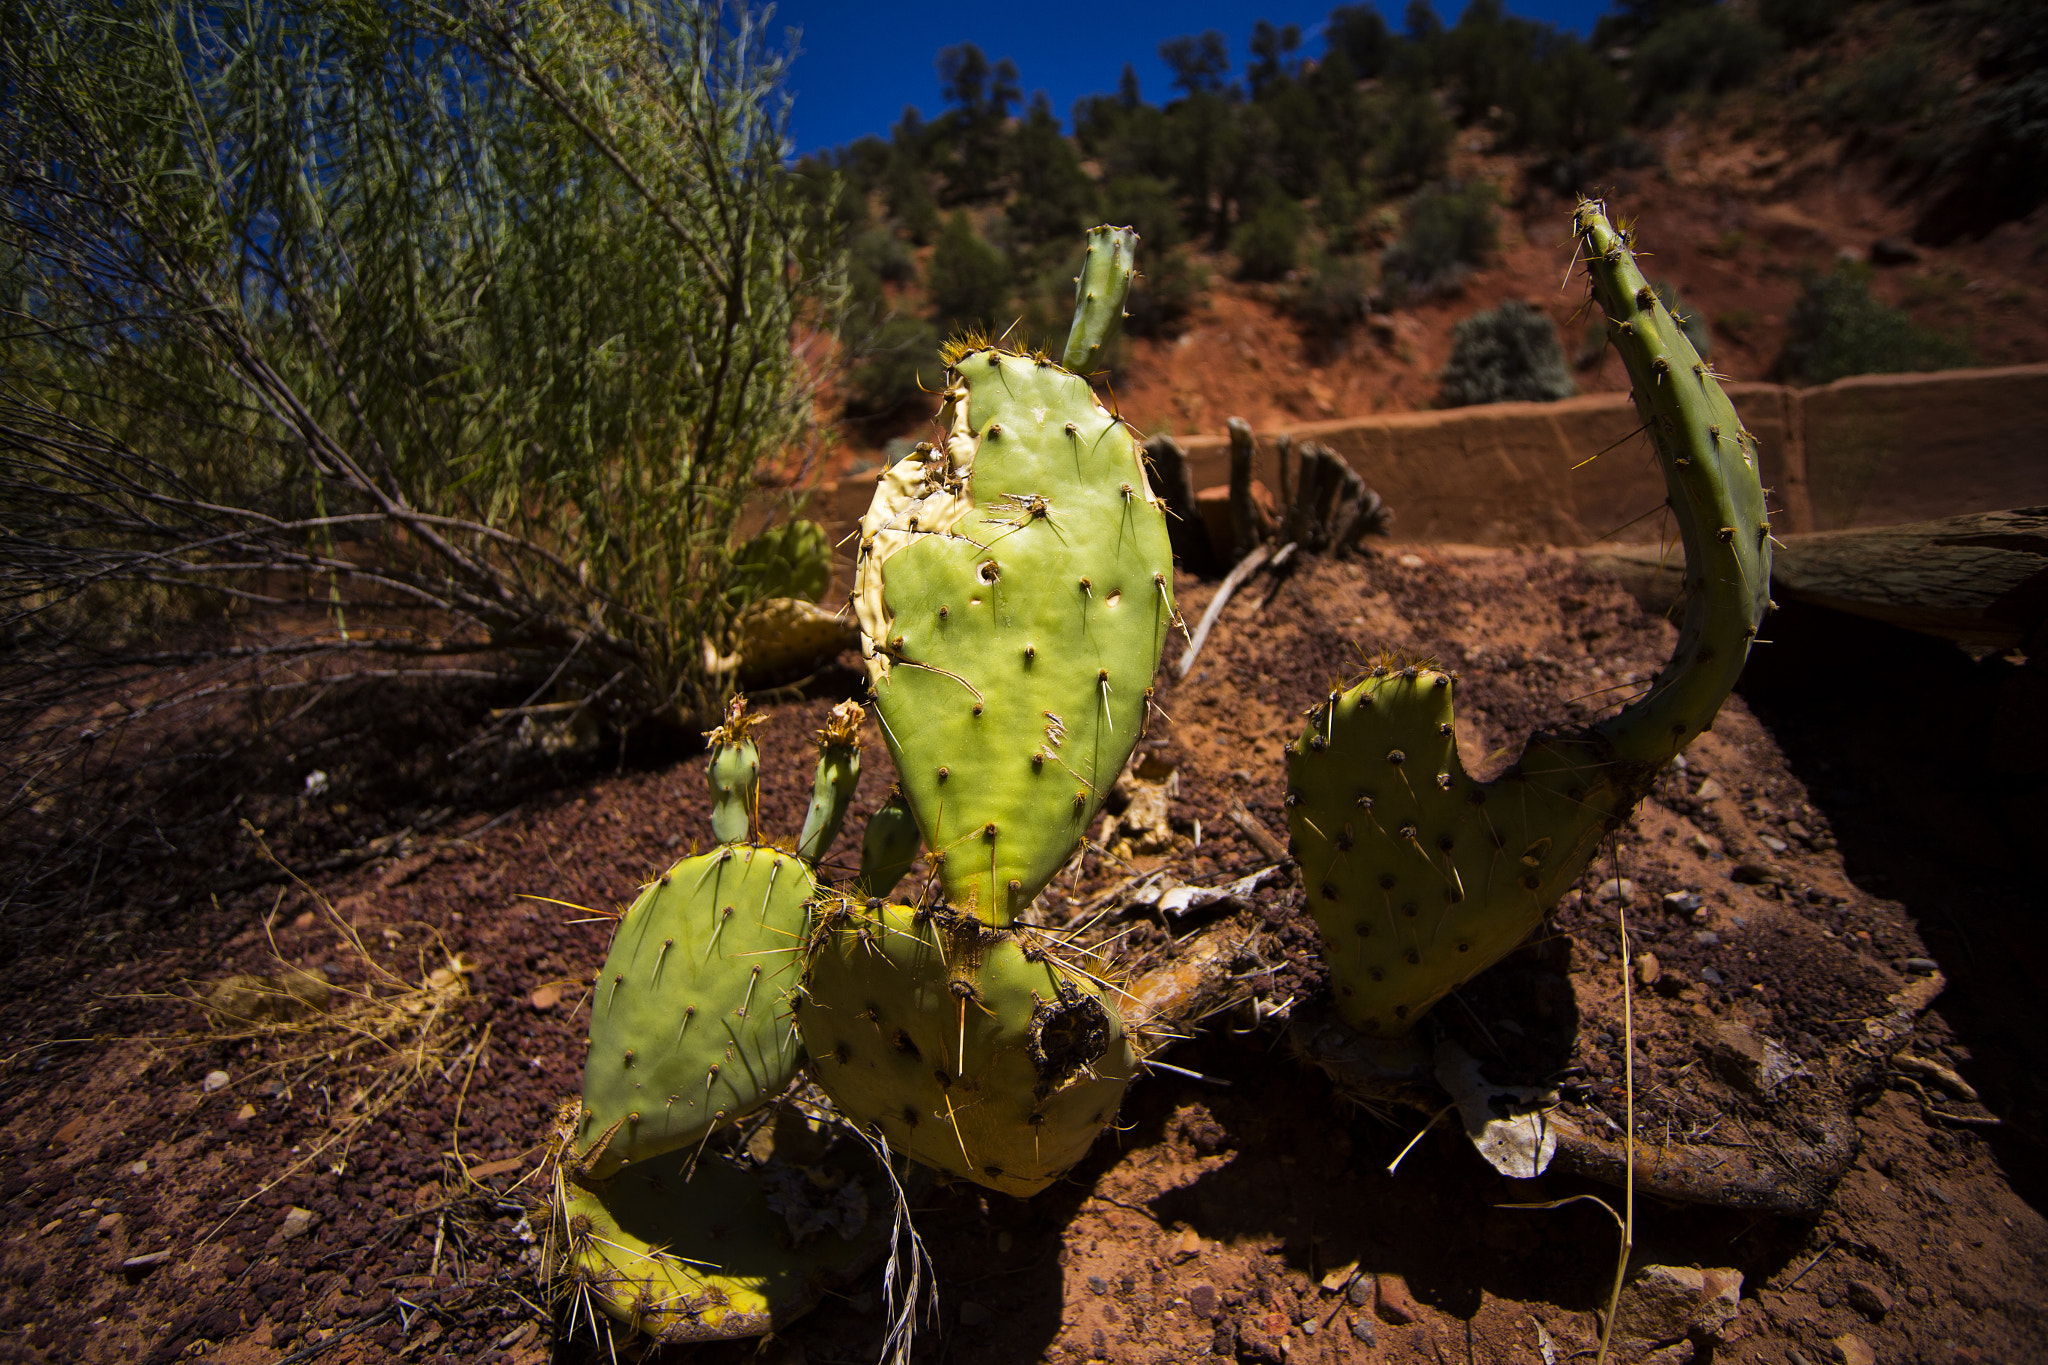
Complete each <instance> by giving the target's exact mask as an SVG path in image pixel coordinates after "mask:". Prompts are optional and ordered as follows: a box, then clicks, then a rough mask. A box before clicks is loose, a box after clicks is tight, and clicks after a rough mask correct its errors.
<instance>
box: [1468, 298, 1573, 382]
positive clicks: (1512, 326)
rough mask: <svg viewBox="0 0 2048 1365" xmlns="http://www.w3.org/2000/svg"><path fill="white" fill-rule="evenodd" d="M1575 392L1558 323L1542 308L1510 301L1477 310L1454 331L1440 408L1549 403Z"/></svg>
mask: <svg viewBox="0 0 2048 1365" xmlns="http://www.w3.org/2000/svg"><path fill="white" fill-rule="evenodd" d="M1572 393H1573V387H1572V377H1571V373H1570V371H1569V370H1567V369H1566V368H1565V363H1564V348H1563V347H1562V346H1560V345H1559V344H1558V341H1557V326H1556V324H1554V323H1552V322H1551V320H1550V316H1549V314H1547V313H1545V312H1543V310H1542V309H1540V308H1537V307H1535V306H1533V305H1531V304H1527V303H1522V302H1520V301H1518V300H1516V301H1510V302H1507V303H1504V304H1502V305H1501V306H1500V307H1498V308H1495V309H1492V310H1490V311H1488V312H1484V313H1474V314H1473V315H1472V316H1471V317H1469V318H1466V319H1465V320H1464V321H1463V322H1460V323H1459V324H1458V325H1457V326H1456V327H1453V328H1452V329H1451V359H1450V362H1449V363H1448V364H1446V365H1445V366H1444V372H1443V380H1442V388H1441V390H1440V391H1439V393H1438V395H1437V405H1438V406H1439V407H1446V408H1462V407H1470V406H1471V405H1473V404H1475V403H1507V402H1513V401H1516V400H1524V401H1531V402H1540V403H1548V402H1555V401H1556V400H1557V399H1560V398H1569V397H1571V396H1572Z"/></svg>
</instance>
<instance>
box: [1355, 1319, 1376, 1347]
mask: <svg viewBox="0 0 2048 1365" xmlns="http://www.w3.org/2000/svg"><path fill="white" fill-rule="evenodd" d="M1351 1335H1352V1336H1353V1337H1355V1338H1356V1339H1357V1340H1359V1341H1361V1342H1363V1343H1364V1344H1365V1345H1367V1346H1372V1345H1375V1344H1377V1343H1378V1341H1379V1339H1380V1334H1379V1331H1378V1329H1376V1328H1375V1327H1374V1326H1373V1325H1372V1317H1371V1315H1370V1314H1367V1313H1360V1314H1358V1315H1357V1316H1355V1317H1353V1318H1352V1319H1351Z"/></svg>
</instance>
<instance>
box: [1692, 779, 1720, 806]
mask: <svg viewBox="0 0 2048 1365" xmlns="http://www.w3.org/2000/svg"><path fill="white" fill-rule="evenodd" d="M1727 794H1728V789H1727V788H1726V787H1724V786H1722V785H1721V784H1720V783H1719V782H1716V781H1715V780H1714V779H1713V778H1711V777H1710V778H1708V779H1707V780H1706V781H1704V782H1702V783H1700V786H1699V790H1698V791H1696V792H1694V793H1693V795H1694V796H1697V797H1698V798H1699V799H1700V800H1702V801H1712V800H1714V799H1715V798H1716V797H1721V796H1726V795H1727Z"/></svg>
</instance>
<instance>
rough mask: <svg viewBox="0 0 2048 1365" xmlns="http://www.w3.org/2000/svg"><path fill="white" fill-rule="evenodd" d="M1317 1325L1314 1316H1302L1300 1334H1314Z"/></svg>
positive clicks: (1306, 1335)
mask: <svg viewBox="0 0 2048 1365" xmlns="http://www.w3.org/2000/svg"><path fill="white" fill-rule="evenodd" d="M1318 1325H1319V1324H1318V1323H1317V1322H1316V1320H1315V1319H1314V1318H1303V1319H1302V1320H1301V1334H1302V1335H1303V1336H1305V1337H1312V1336H1314V1335H1315V1334H1316V1329H1317V1327H1318Z"/></svg>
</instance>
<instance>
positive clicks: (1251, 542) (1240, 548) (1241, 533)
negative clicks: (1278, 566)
mask: <svg viewBox="0 0 2048 1365" xmlns="http://www.w3.org/2000/svg"><path fill="white" fill-rule="evenodd" d="M1230 534H1231V539H1232V541H1233V544H1232V546H1231V552H1230V554H1231V558H1232V559H1233V560H1238V561H1242V560H1243V559H1244V557H1245V556H1246V555H1248V554H1250V553H1251V552H1252V551H1253V550H1255V549H1257V548H1258V544H1259V541H1260V539H1261V536H1260V532H1259V509H1258V508H1256V507H1254V506H1253V505H1252V429H1251V426H1250V425H1249V424H1248V423H1247V422H1246V421H1245V420H1244V419H1243V418H1242V417H1233V418H1231V419H1230Z"/></svg>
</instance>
